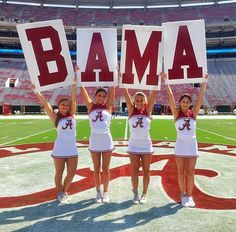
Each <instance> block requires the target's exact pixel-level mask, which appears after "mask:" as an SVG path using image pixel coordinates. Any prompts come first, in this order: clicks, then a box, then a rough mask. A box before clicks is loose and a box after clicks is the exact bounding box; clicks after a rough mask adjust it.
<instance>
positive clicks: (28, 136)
mask: <svg viewBox="0 0 236 232" xmlns="http://www.w3.org/2000/svg"><path fill="white" fill-rule="evenodd" d="M51 130H55V128H52V129H49V130H45V131H41V132H38V133H35V134H32V135H27V136H25V137H22V138H19V139H15V140H12V141H9V142H7V143H3V144H0V146H4V145H7V144H9V143H14V142H17V141H20V140H23V139H27V138H30V137H33V136H35V135H40V134H43V133H46V132H48V131H51Z"/></svg>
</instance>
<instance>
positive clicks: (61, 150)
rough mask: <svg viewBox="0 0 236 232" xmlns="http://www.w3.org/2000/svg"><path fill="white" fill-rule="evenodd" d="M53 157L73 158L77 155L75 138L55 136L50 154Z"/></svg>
mask: <svg viewBox="0 0 236 232" xmlns="http://www.w3.org/2000/svg"><path fill="white" fill-rule="evenodd" d="M51 156H52V157H53V158H73V157H78V150H77V145H76V139H75V138H73V139H71V138H57V139H56V141H55V143H54V147H53V151H52V155H51Z"/></svg>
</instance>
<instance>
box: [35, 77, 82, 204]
mask: <svg viewBox="0 0 236 232" xmlns="http://www.w3.org/2000/svg"><path fill="white" fill-rule="evenodd" d="M32 89H33V91H34V93H35V94H36V96H37V97H38V99H39V101H40V103H41V104H42V106H43V107H44V109H45V110H46V112H47V114H48V116H49V118H50V119H51V120H52V122H53V124H54V125H55V127H56V129H57V139H56V141H55V143H54V147H53V151H52V155H51V156H52V158H53V159H54V166H55V172H56V173H55V185H56V190H57V200H58V201H59V202H62V203H66V202H67V201H68V200H69V193H68V192H67V190H68V188H69V186H70V184H71V182H72V180H73V178H74V176H75V172H76V169H77V163H78V151H77V145H76V121H75V118H74V116H75V114H76V107H77V104H76V98H77V97H76V93H77V78H76V75H75V78H74V81H73V83H72V85H71V92H70V98H62V99H60V100H59V102H58V112H57V113H55V112H54V111H53V109H52V107H51V105H50V104H49V102H48V101H47V100H46V98H45V97H44V96H43V95H42V94H41V93H40V92H39V91H36V90H35V86H34V85H32ZM65 166H66V169H67V174H66V177H65V179H64V180H63V172H64V169H65Z"/></svg>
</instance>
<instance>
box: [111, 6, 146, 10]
mask: <svg viewBox="0 0 236 232" xmlns="http://www.w3.org/2000/svg"><path fill="white" fill-rule="evenodd" d="M112 8H113V9H116V10H119V9H144V6H112Z"/></svg>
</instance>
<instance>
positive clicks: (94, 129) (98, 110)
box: [89, 104, 111, 134]
mask: <svg viewBox="0 0 236 232" xmlns="http://www.w3.org/2000/svg"><path fill="white" fill-rule="evenodd" d="M89 123H90V127H91V133H92V134H103V133H110V123H111V114H110V112H109V111H108V109H107V106H106V105H98V104H93V106H92V109H91V111H90V112H89Z"/></svg>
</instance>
